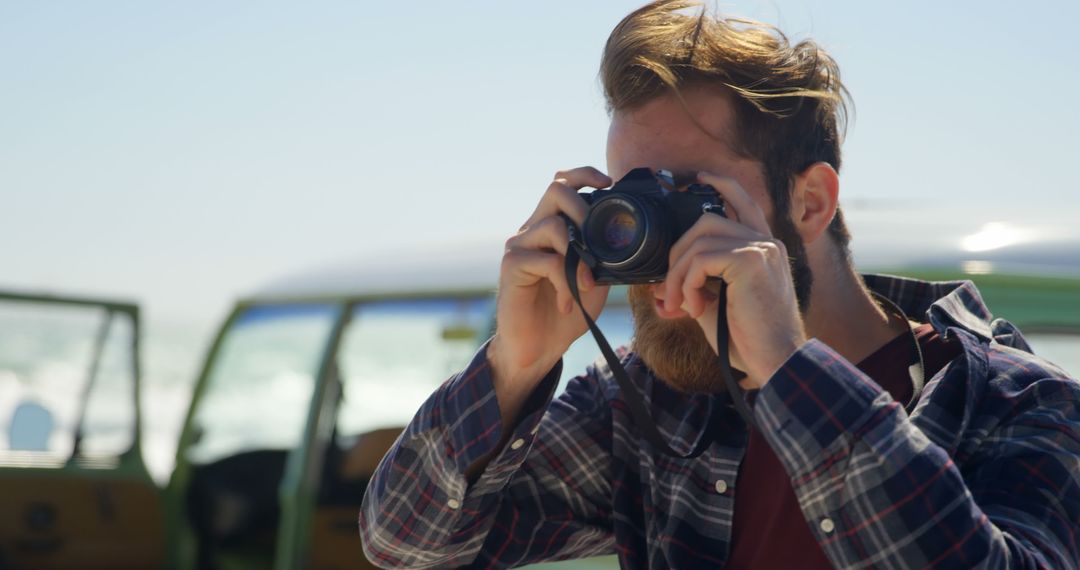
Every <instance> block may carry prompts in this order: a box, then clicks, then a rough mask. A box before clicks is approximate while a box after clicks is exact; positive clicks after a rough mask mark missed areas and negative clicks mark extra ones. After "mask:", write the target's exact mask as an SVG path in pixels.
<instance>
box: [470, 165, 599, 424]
mask: <svg viewBox="0 0 1080 570" xmlns="http://www.w3.org/2000/svg"><path fill="white" fill-rule="evenodd" d="M610 184H611V179H610V178H608V177H607V176H605V175H604V174H602V173H601V172H600V171H598V170H596V169H595V168H591V167H582V168H575V169H573V170H570V171H566V172H559V173H558V174H556V175H555V180H554V181H553V182H552V183H551V185H550V186H548V189H547V192H545V193H544V197H543V198H542V199H541V200H540V204H539V205H537V207H536V210H535V211H534V212H533V214H532V216H531V217H529V219H528V220H527V221H526V222H525V224H524V225H523V226H521V229H520V230H519V231H518V233H517V234H516V235H514V236H513V237H511V238H510V239H508V240H507V241H506V252H505V253H504V255H503V260H502V268H501V270H500V275H499V295H498V300H497V304H496V331H495V337H494V339H493V340H492V342H491V344H490V345H489V346H488V353H487V357H488V361H489V362H490V363H491V366H492V370H493V372H494V378H495V389H496V394H497V397H498V398H499V401H500V408H502V409H503V411H504V414H503V417H504V420H506V421H510V420H511V418H508V417H507V416H508V415H511V416H516V412H517V410H518V409H519V408H520V406H517V405H514V404H515V402H516V403H520V402H523V401H524V398H525V397H527V396H528V395H529V394H530V393H532V391H533V389H534V388H535V387H536V384H537V383H538V382H539V381H540V380H541V379H542V378H543V376H544V374H546V373H547V372H548V371H549V370H550V369H551V367H553V366H554V365H555V363H556V362H558V360H559V359H560V358H562V355H563V353H565V352H566V350H567V349H568V348H569V347H570V344H571V343H573V342H574V341H575V340H576V339H577V338H578V337H580V336H581V335H582V334H584V333H585V331H586V330H587V328H588V327H587V325H586V324H585V319H583V318H582V317H581V314H580V312H578V311H577V309H576V307H575V304H574V300H573V297H572V296H571V293H570V288H569V286H568V284H567V282H566V274H565V255H566V248H567V247H568V245H569V237H568V234H567V228H566V221H565V220H564V219H563V218H561V217H560V216H559V214H566V215H567V216H569V218H570V219H571V220H573V221H574V223H575V224H578V225H579V226H580V225H581V223H582V222H583V221H584V219H585V214H586V213H587V211H588V204H586V203H585V200H583V199H582V198H581V196H578V194H577V191H578V190H579V189H581V188H584V187H587V186H589V187H594V188H604V187H607V186H609V185H610ZM577 277H578V287H579V289H580V292H581V300H582V302H583V303H584V305H585V308H586V310H587V311H588V312H589V314H590V315H591V316H593V317H594V318H595V317H596V315H598V314H599V313H600V311H601V310H602V309H603V306H604V302H605V301H606V300H607V292H608V287H597V286H596V285H595V282H594V281H593V277H592V272H591V271H590V270H589V269H588V268H587V267H586V266H585V265H584V264H581V265H579V267H578V275H577ZM507 412H509V414H508V413H507Z"/></svg>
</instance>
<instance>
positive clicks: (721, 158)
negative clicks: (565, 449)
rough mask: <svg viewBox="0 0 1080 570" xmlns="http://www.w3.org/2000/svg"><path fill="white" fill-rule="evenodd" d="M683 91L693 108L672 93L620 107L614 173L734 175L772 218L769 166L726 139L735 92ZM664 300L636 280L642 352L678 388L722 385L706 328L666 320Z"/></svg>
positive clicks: (611, 144)
mask: <svg viewBox="0 0 1080 570" xmlns="http://www.w3.org/2000/svg"><path fill="white" fill-rule="evenodd" d="M683 97H684V101H685V103H686V107H685V108H684V107H683V105H682V104H681V103H680V101H679V100H678V99H676V98H675V97H672V96H665V97H661V98H659V99H655V100H653V101H651V102H649V103H647V104H646V105H644V106H642V107H641V108H638V109H635V110H632V111H620V112H616V113H614V115H613V117H612V121H611V127H610V129H609V130H608V144H607V161H608V175H610V176H611V178H612V179H613V180H619V179H620V178H622V177H623V176H624V175H625V174H626V173H627V172H629V171H630V170H632V169H634V168H637V167H642V166H645V167H649V168H651V169H653V170H659V169H666V170H670V171H672V172H675V173H696V172H700V171H706V172H710V173H713V174H719V175H722V176H728V177H730V178H734V179H735V180H736V181H738V183H739V184H740V185H741V186H742V187H743V189H744V190H746V192H747V193H748V194H749V195H750V197H751V198H752V199H753V200H754V201H755V202H756V203H757V204H758V207H760V208H761V209H762V211H763V212H764V213H765V218H766V219H772V203H771V201H770V200H769V198H768V193H767V191H766V184H765V177H764V174H763V173H762V169H761V164H760V163H759V162H757V161H754V160H751V159H746V158H741V157H739V156H737V155H736V154H735V153H734V152H733V151H732V150H731V148H730V147H729V146H728V144H727V142H726V141H729V140H730V139H731V137H733V136H734V111H733V109H732V106H731V103H730V102H729V101H728V99H727V97H726V96H725V95H724V94H722V93H717V92H714V91H708V90H705V89H692V90H688V91H686V92H684V93H683ZM688 110H689V113H688V112H687V111H688ZM695 118H696V120H697V122H695V120H694V119H695ZM662 301H663V288H658V287H656V286H654V285H634V286H631V288H630V304H631V308H632V310H633V313H634V350H635V351H636V352H637V353H638V355H639V356H640V357H641V359H642V360H643V361H644V363H645V364H646V366H648V367H649V368H650V369H651V370H652V371H653V372H654V373H655V374H656V375H657V377H659V378H660V379H662V380H663V381H665V382H667V383H668V384H670V385H671V386H673V387H675V388H676V389H679V390H682V391H686V392H717V391H720V390H722V389H723V381H722V380H721V378H722V376H721V373H720V369H719V367H718V366H717V364H716V353H715V352H713V350H712V347H710V346H709V344H708V341H706V339H705V335H704V333H703V332H702V330H701V327H700V326H699V325H698V324H697V322H695V321H694V320H693V319H691V318H689V317H687V316H685V315H684V316H681V317H676V318H661V317H660V316H659V315H658V314H657V311H656V307H657V305H658V304H659V303H662Z"/></svg>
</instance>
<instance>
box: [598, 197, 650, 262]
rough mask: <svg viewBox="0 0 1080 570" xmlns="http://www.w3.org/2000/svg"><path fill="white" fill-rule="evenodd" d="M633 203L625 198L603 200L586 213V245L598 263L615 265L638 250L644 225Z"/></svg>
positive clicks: (605, 198) (642, 218)
mask: <svg viewBox="0 0 1080 570" xmlns="http://www.w3.org/2000/svg"><path fill="white" fill-rule="evenodd" d="M635 202H636V201H635V200H633V198H630V197H628V196H606V197H604V198H602V199H601V200H599V201H598V202H596V203H595V204H593V206H592V208H591V209H590V210H589V215H588V217H587V218H586V220H585V226H584V229H585V236H584V237H585V242H586V244H587V245H588V247H589V249H590V250H592V252H593V255H595V256H596V257H597V259H599V260H600V261H602V262H604V263H607V264H612V265H618V264H621V263H624V262H626V261H627V260H629V259H631V258H632V257H634V254H635V253H636V252H637V251H638V249H640V247H641V242H642V240H643V239H644V234H645V230H646V226H647V221H646V220H645V219H644V217H643V215H642V212H641V210H640V208H638V206H637V204H636V203H635Z"/></svg>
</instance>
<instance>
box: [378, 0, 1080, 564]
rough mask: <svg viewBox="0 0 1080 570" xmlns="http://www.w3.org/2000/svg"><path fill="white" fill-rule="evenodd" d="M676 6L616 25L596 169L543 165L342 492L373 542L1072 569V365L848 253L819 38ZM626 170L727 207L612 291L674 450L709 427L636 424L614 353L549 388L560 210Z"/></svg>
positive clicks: (413, 560) (425, 560)
mask: <svg viewBox="0 0 1080 570" xmlns="http://www.w3.org/2000/svg"><path fill="white" fill-rule="evenodd" d="M685 8H686V6H685V4H684V3H683V2H678V1H675V2H673V1H663V2H657V3H654V4H650V5H648V6H645V7H644V8H641V9H639V10H638V11H636V12H634V13H632V14H630V15H629V16H627V17H626V18H625V19H624V20H623V21H622V22H621V23H620V24H619V25H618V26H617V27H616V28H615V30H614V31H613V32H612V35H611V37H610V38H609V40H608V43H607V46H606V48H605V51H604V56H603V61H602V63H601V77H602V79H603V83H604V90H605V95H606V97H607V101H608V104H609V107H610V110H611V127H610V131H609V135H608V165H607V175H605V174H603V173H601V172H599V171H598V170H596V169H593V168H588V167H585V168H577V169H573V170H569V171H566V172H561V173H559V174H558V175H557V176H556V178H555V181H554V182H552V183H551V185H550V186H549V187H548V189H547V191H546V192H545V193H544V195H543V197H542V198H541V200H540V203H539V205H538V206H537V208H536V210H535V212H534V213H533V215H532V216H531V217H530V218H529V219H528V220H527V221H526V222H525V224H524V225H523V226H522V228H521V230H520V232H519V233H518V234H517V235H515V236H513V237H511V238H510V239H509V240H508V241H507V244H506V253H505V256H504V258H503V262H502V269H501V274H500V283H499V296H498V302H497V321H498V325H497V331H496V334H495V335H494V337H493V338H492V339H491V340H490V341H489V342H488V343H487V344H486V345H485V346H484V347H483V348H482V349H481V350H480V351H479V352H478V354H477V355H476V357H475V358H474V360H473V361H472V363H471V364H470V365H469V366H468V367H467V368H466V369H465V370H464V371H463V372H461V373H460V374H459V375H457V376H455V377H453V378H451V379H450V380H448V381H447V382H446V383H445V384H444V385H443V386H442V387H441V388H439V390H438V391H436V393H435V394H434V395H432V397H431V398H430V399H429V400H428V402H427V403H425V405H424V406H423V407H422V409H421V410H420V412H419V413H418V415H417V416H416V418H415V419H414V420H413V422H412V423H411V424H410V426H409V427H408V428H407V429H406V431H405V433H404V435H403V436H402V437H401V439H400V440H399V441H398V442H397V444H396V445H395V446H394V448H393V449H392V450H391V451H390V452H389V453H388V455H387V456H386V458H384V460H383V463H382V465H381V466H380V469H379V472H378V474H377V476H376V478H375V479H374V481H373V483H372V485H371V487H370V489H369V492H368V494H367V496H366V497H365V504H364V508H363V512H362V514H361V521H360V525H361V534H362V536H363V539H364V548H365V552H366V554H367V555H368V557H369V558H370V559H371V560H373V561H374V562H376V563H378V564H380V565H384V566H387V567H391V566H396V567H410V568H411V567H440V568H441V567H457V566H475V567H505V566H516V565H522V564H526V563H530V562H535V561H540V560H552V559H565V558H577V557H585V556H593V555H598V554H605V553H616V554H618V556H619V560H620V563H621V564H622V565H623V566H624V567H632V568H701V567H710V568H719V567H729V568H829V567H840V568H844V567H875V568H912V567H914V568H922V567H941V568H972V567H980V568H983V567H985V568H1006V567H1008V568H1013V567H1024V568H1027V567H1031V568H1035V567H1041V568H1073V567H1077V564H1078V563H1080V546H1078V542H1080V536H1078V534H1080V533H1078V531H1080V411H1078V406H1077V402H1078V401H1080V385H1078V384H1077V382H1075V381H1074V380H1070V379H1068V378H1067V377H1066V375H1065V374H1064V372H1062V371H1061V370H1060V369H1058V368H1056V367H1054V366H1053V365H1050V364H1048V363H1046V362H1044V361H1041V360H1040V359H1038V358H1036V357H1034V356H1032V355H1031V354H1030V353H1029V351H1027V346H1026V343H1025V342H1024V341H1023V340H1022V337H1021V336H1020V335H1019V333H1018V332H1017V331H1015V329H1013V328H1012V327H1011V326H1010V325H1008V324H1007V323H1004V322H1002V321H991V317H990V315H989V313H988V311H987V310H986V307H985V306H983V305H982V302H981V300H980V298H979V296H978V293H977V292H976V291H975V289H974V287H973V286H972V285H971V284H970V283H937V284H931V283H922V282H916V281H910V280H901V279H895V278H883V277H867V278H866V279H865V280H864V278H862V277H860V276H859V275H858V274H857V273H856V272H855V271H854V269H853V268H852V265H851V261H850V256H849V255H848V246H847V242H848V239H849V238H848V233H847V230H846V229H845V227H844V222H843V219H842V217H841V216H840V212H839V210H838V206H837V204H838V193H839V181H838V177H837V170H838V168H839V167H840V133H841V130H842V125H843V120H844V116H845V98H846V91H845V90H844V87H843V85H842V84H841V83H840V79H839V73H838V70H837V68H836V65H835V63H834V62H833V60H832V59H831V58H829V56H828V55H827V54H825V53H824V52H823V51H822V50H821V49H820V48H819V47H818V46H817V45H816V44H814V43H813V42H809V41H804V42H801V43H798V44H796V45H790V44H789V43H788V42H787V40H786V38H784V37H783V36H782V35H781V34H779V32H776V31H775V30H772V29H770V28H767V27H764V26H760V25H757V24H750V23H745V22H736V21H731V20H725V19H717V18H712V17H710V16H708V15H706V14H704V13H702V14H701V15H699V16H693V15H687V14H686V13H685ZM637 167H649V168H651V169H653V170H659V169H666V170H670V171H672V172H675V173H676V175H677V176H676V178H677V179H679V178H681V179H682V180H683V181H684V182H685V181H686V180H687V179H688V178H689V179H696V180H697V181H698V182H702V183H706V184H709V185H711V186H713V187H714V188H715V189H716V190H717V191H718V192H719V193H720V194H721V196H722V197H723V199H724V201H725V203H726V207H727V218H724V217H720V216H714V215H703V216H702V217H701V218H700V219H699V220H698V222H697V223H696V224H695V225H694V226H693V227H692V228H691V229H690V230H689V231H688V232H687V233H686V234H684V235H683V236H682V237H681V238H680V239H679V240H678V241H677V242H676V243H675V244H674V246H673V247H672V248H671V251H670V254H669V264H670V265H669V271H668V273H667V276H666V279H665V281H664V282H663V283H660V284H656V285H649V286H633V287H631V289H630V300H631V303H632V306H633V312H634V317H635V338H634V342H633V346H632V349H633V352H631V353H629V354H627V355H626V356H625V358H624V359H623V361H622V364H623V366H625V369H626V370H627V372H628V373H629V375H630V377H631V378H632V379H633V381H634V383H635V385H636V387H637V388H638V389H639V390H640V392H639V394H640V396H641V397H643V398H644V399H645V401H646V405H647V406H648V408H649V410H650V412H651V415H652V416H653V418H654V419H655V420H656V423H657V426H658V428H659V430H660V432H661V434H662V435H663V436H664V437H665V438H667V439H668V440H669V442H670V445H671V446H672V447H674V448H675V449H676V450H679V451H682V452H683V453H685V452H686V451H687V450H689V449H691V448H693V447H694V446H695V444H696V442H698V441H699V440H700V438H702V437H713V438H714V441H711V442H710V444H709V447H708V448H707V450H706V451H705V453H704V454H702V455H701V456H699V457H697V458H695V459H678V458H674V457H670V456H667V455H664V454H663V453H661V451H660V450H659V449H656V448H655V447H654V446H652V445H651V444H650V443H648V440H646V439H645V438H644V437H643V436H642V435H641V431H640V429H639V426H637V425H636V424H635V422H634V421H633V420H632V419H631V416H630V414H629V412H628V411H627V406H626V404H625V401H626V400H625V397H626V395H625V394H623V393H621V391H620V390H619V389H618V387H617V386H616V385H615V384H614V383H613V381H612V378H611V370H610V369H609V368H608V367H607V366H604V365H601V366H598V367H596V368H593V369H590V370H589V371H588V372H587V373H586V374H585V375H583V376H580V377H578V378H576V379H574V380H573V381H571V382H570V384H569V386H568V387H567V389H566V392H565V393H564V394H563V395H562V396H560V397H559V398H558V399H557V400H555V401H552V393H553V391H554V388H555V385H556V383H557V381H558V378H559V375H560V372H561V371H560V368H561V366H560V358H561V356H562V354H563V353H564V352H565V351H566V349H567V348H568V347H569V345H570V344H571V343H572V342H573V341H574V340H575V339H577V338H578V337H579V336H581V335H582V334H583V333H584V332H585V330H586V326H585V322H584V320H583V318H582V317H581V316H580V315H579V314H578V313H576V312H575V311H576V310H577V309H576V307H575V306H574V305H573V300H572V297H571V293H570V289H569V287H568V283H567V280H566V278H565V277H564V273H563V262H564V254H565V252H566V250H567V247H568V237H567V228H566V223H565V221H564V219H563V218H562V217H561V216H560V215H561V214H565V215H566V216H568V217H569V218H570V219H571V220H573V221H574V222H575V223H577V224H579V225H580V224H581V223H582V221H583V219H584V217H585V214H586V210H587V206H586V203H585V201H584V200H583V199H582V198H581V197H580V196H579V195H578V190H580V189H583V188H586V187H592V188H603V187H607V186H609V185H611V184H612V181H613V180H618V179H619V178H621V177H622V176H623V175H624V174H626V173H627V172H629V171H630V170H631V169H634V168H637ZM710 278H719V279H722V280H723V281H724V282H726V283H727V299H726V300H727V304H726V307H727V320H728V326H729V330H730V336H731V342H730V346H726V347H720V348H721V349H722V350H728V351H729V354H730V358H731V362H732V365H733V366H734V367H736V368H738V369H740V370H742V371H745V372H746V378H745V379H743V380H742V381H741V386H742V388H743V389H745V390H746V391H747V393H746V395H745V396H744V395H743V394H736V395H734V397H740V398H741V397H746V399H747V401H748V402H749V403H750V404H751V407H752V410H753V411H752V413H753V418H754V420H755V423H756V425H757V429H751V428H748V426H747V425H746V423H745V422H744V421H743V420H742V419H741V418H740V417H739V416H738V415H737V414H736V413H735V411H734V410H733V408H732V406H731V398H732V397H733V396H732V395H730V394H728V393H726V391H725V389H724V383H723V380H722V379H721V378H722V376H721V372H720V370H719V368H718V367H717V365H716V356H717V348H718V347H717V346H716V342H717V341H716V338H715V336H716V334H715V333H716V319H717V306H716V305H717V302H718V301H717V296H716V294H715V287H714V286H713V285H712V283H713V280H710ZM578 281H579V286H580V288H581V290H582V301H583V304H584V306H585V308H586V309H587V310H588V312H589V313H590V314H591V315H594V316H595V315H597V314H599V313H600V312H601V311H602V309H603V306H604V302H605V299H606V296H607V293H608V291H607V287H603V286H598V285H596V284H595V281H594V279H593V276H592V275H591V273H590V272H589V271H588V270H587V269H585V268H584V266H581V267H580V268H579V272H578ZM876 294H880V295H883V296H884V297H887V298H888V299H889V300H891V301H892V303H895V305H898V306H899V309H897V310H894V309H892V308H891V307H892V303H889V302H888V301H885V300H882V299H881V298H880V297H878V296H876ZM916 347H917V348H916ZM913 364H914V366H912V365H913ZM912 370H914V371H915V373H912V372H911V371H912ZM923 375H925V379H926V382H925V385H923V383H922V379H923ZM710 422H715V424H714V425H718V426H719V429H718V430H706V426H707V425H709V424H710ZM714 432H715V433H714Z"/></svg>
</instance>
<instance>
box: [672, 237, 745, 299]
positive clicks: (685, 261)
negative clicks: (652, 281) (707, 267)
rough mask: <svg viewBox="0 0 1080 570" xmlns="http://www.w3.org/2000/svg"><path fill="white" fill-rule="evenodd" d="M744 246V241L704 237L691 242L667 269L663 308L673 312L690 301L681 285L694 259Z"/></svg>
mask: <svg viewBox="0 0 1080 570" xmlns="http://www.w3.org/2000/svg"><path fill="white" fill-rule="evenodd" d="M745 244H746V240H741V239H733V238H726V237H704V238H700V239H698V240H697V241H695V242H693V243H692V244H691V245H690V246H689V248H688V249H687V251H686V252H685V253H683V254H682V255H680V256H679V257H678V258H676V259H675V260H674V262H673V263H672V264H671V265H670V267H669V268H668V272H667V276H666V277H665V278H664V284H663V287H664V288H665V289H664V305H665V307H666V308H667V309H669V310H675V309H677V308H679V307H682V305H683V302H684V301H689V300H690V299H689V298H688V297H687V296H686V295H685V293H684V291H685V288H684V287H683V284H684V282H685V280H686V276H687V274H688V273H689V271H690V267H691V265H692V264H693V263H694V260H695V259H697V258H698V257H699V256H701V255H702V254H703V253H705V252H714V251H723V250H727V251H730V250H732V249H734V248H736V247H739V246H741V245H745Z"/></svg>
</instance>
